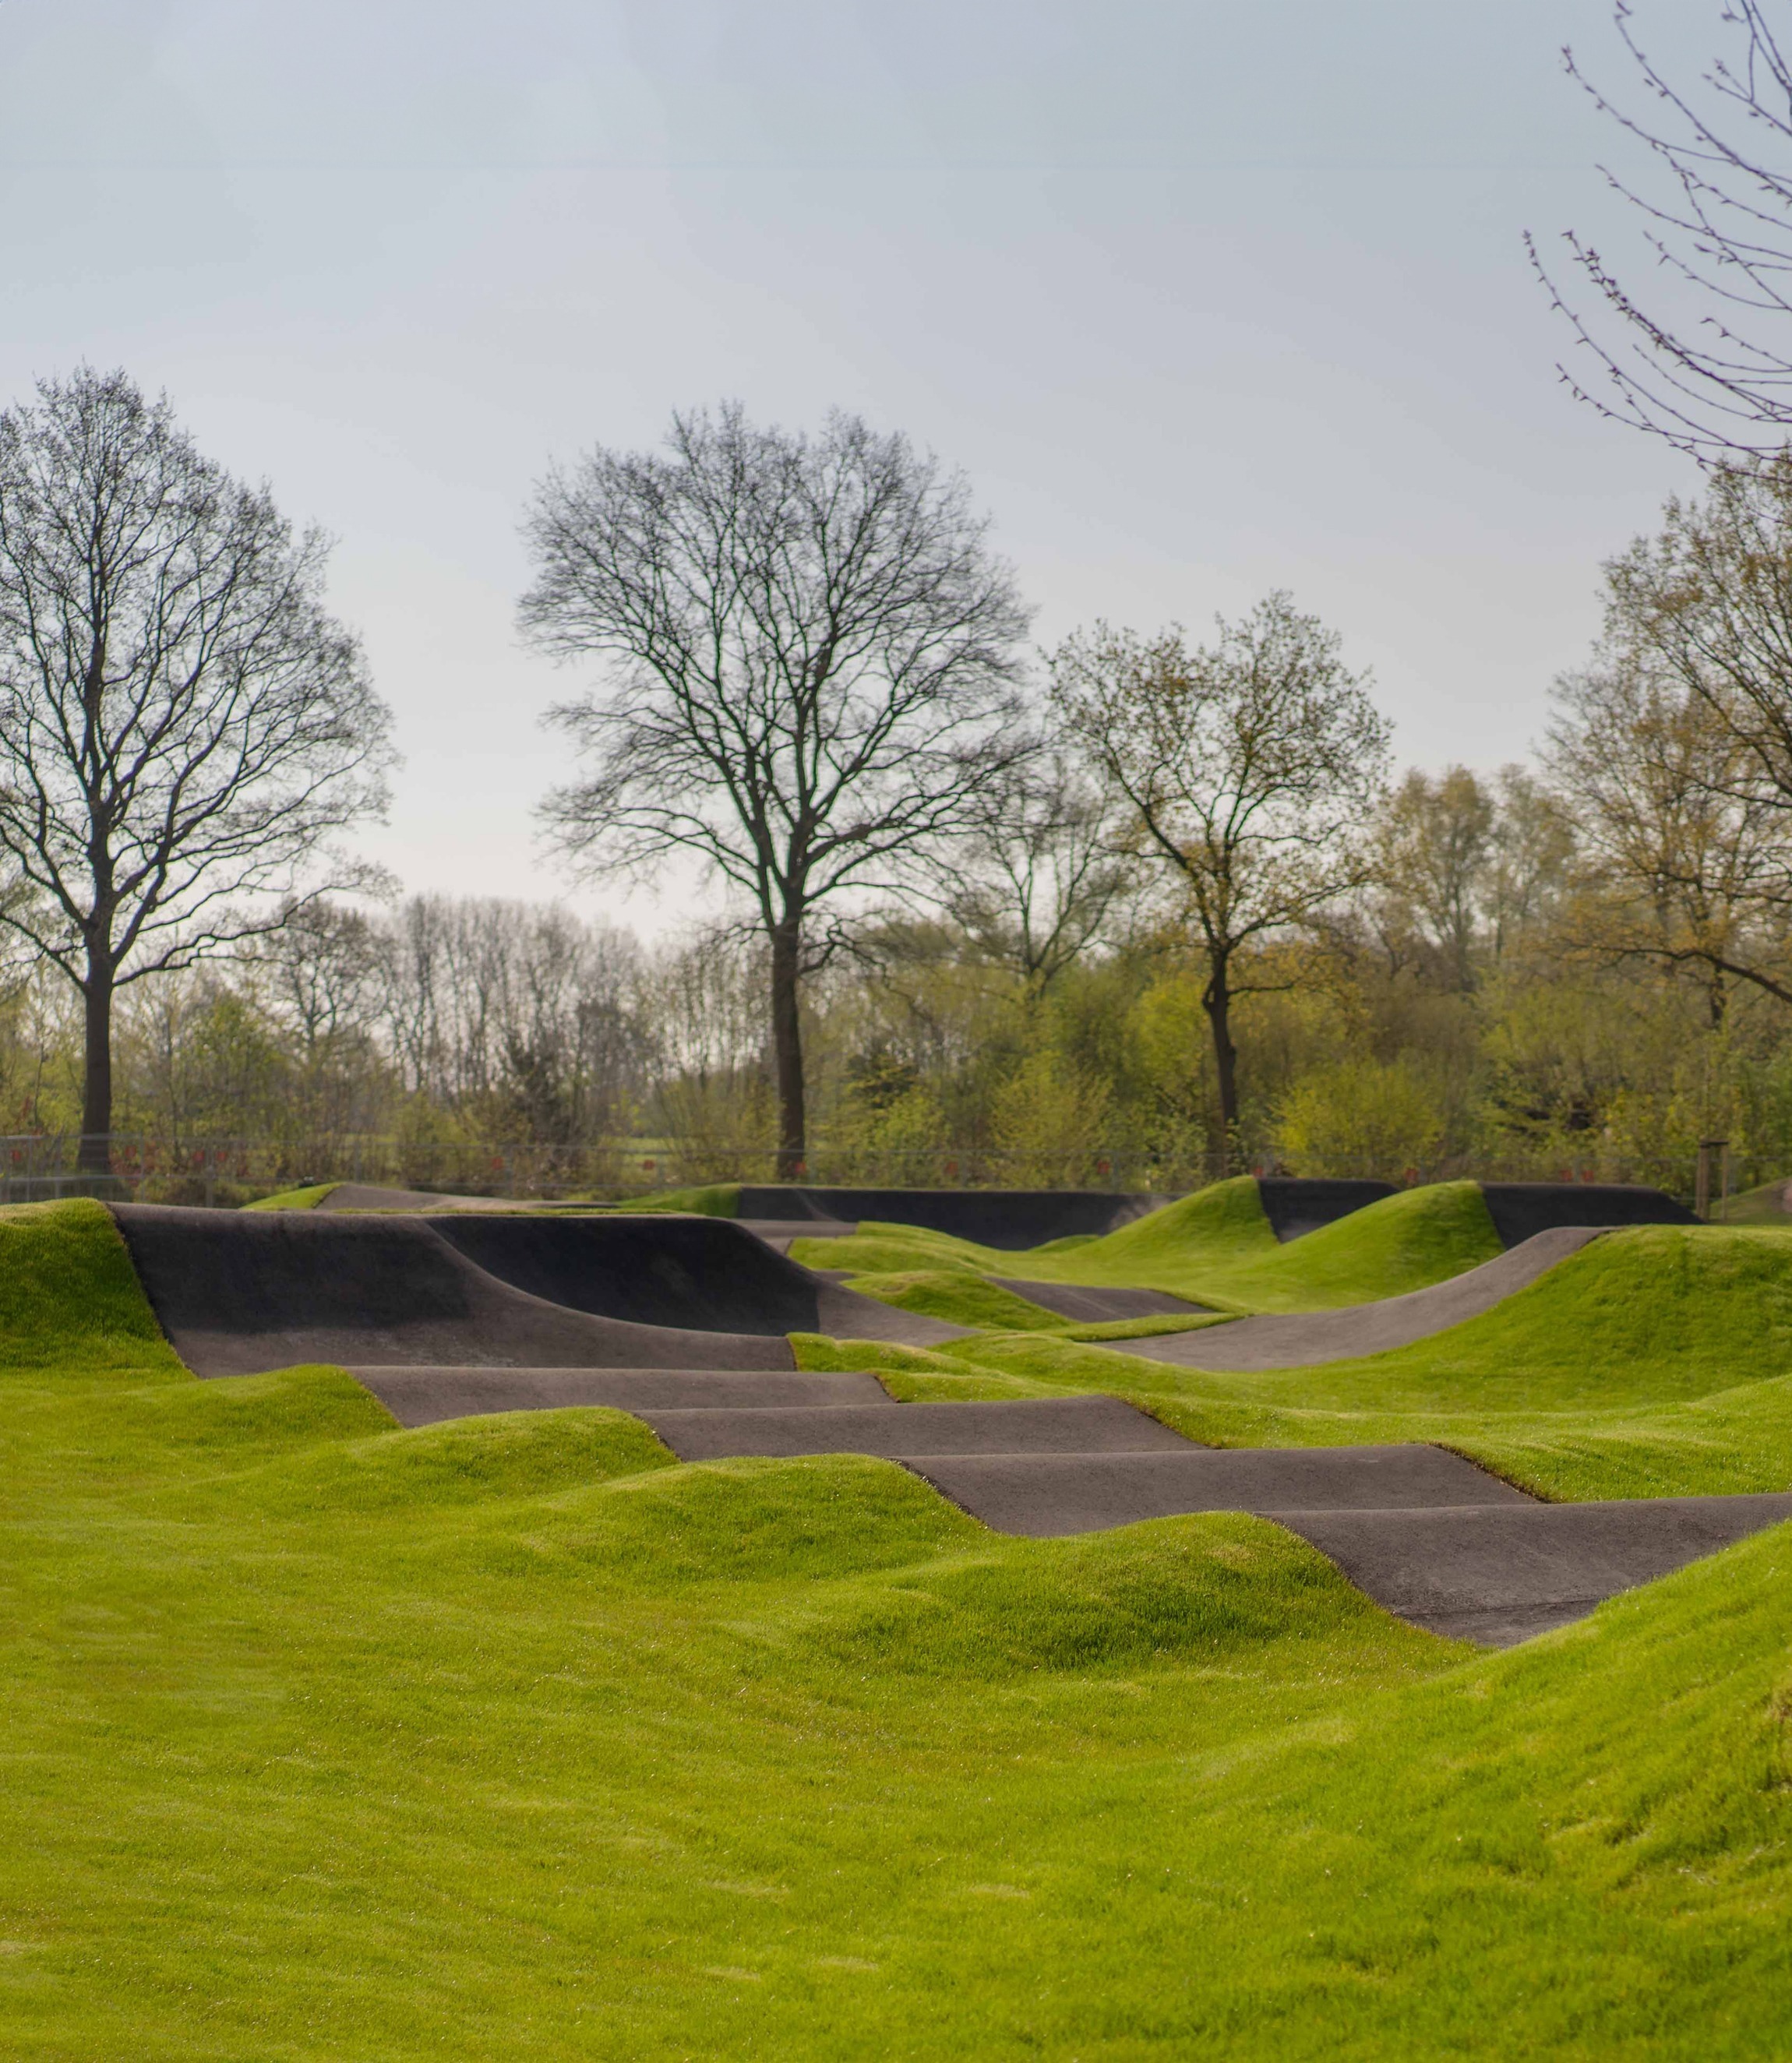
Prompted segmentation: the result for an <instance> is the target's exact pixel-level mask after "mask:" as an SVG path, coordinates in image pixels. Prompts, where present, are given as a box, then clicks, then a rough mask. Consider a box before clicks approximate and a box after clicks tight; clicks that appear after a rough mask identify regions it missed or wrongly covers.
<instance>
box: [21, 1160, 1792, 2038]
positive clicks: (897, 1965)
mask: <svg viewBox="0 0 1792 2063" xmlns="http://www.w3.org/2000/svg"><path fill="white" fill-rule="evenodd" d="M1313 1237H1318V1235H1314V1236H1313ZM946 1272H947V1273H952V1271H950V1270H948V1271H946ZM1789 1281H1792V1234H1776V1233H1763V1232H1745V1231H1726V1230H1723V1229H1717V1228H1713V1229H1697V1230H1693V1231H1683V1230H1679V1229H1662V1228H1653V1227H1650V1228H1641V1229H1637V1230H1634V1231H1629V1232H1624V1233H1616V1234H1613V1235H1611V1236H1610V1237H1608V1238H1607V1239H1605V1240H1602V1241H1599V1242H1598V1243H1597V1245H1595V1246H1594V1247H1593V1248H1592V1249H1589V1250H1588V1251H1587V1252H1586V1253H1584V1254H1582V1255H1581V1256H1579V1257H1576V1259H1575V1260H1573V1261H1570V1262H1569V1263H1566V1264H1564V1266H1563V1267H1562V1268H1561V1269H1557V1270H1555V1271H1553V1272H1552V1274H1551V1275H1549V1276H1548V1277H1544V1278H1543V1280H1542V1281H1540V1282H1539V1283H1538V1284H1536V1285H1534V1286H1533V1289H1531V1290H1527V1291H1525V1292H1524V1293H1521V1295H1520V1296H1519V1297H1514V1298H1512V1300H1510V1301H1509V1303H1508V1305H1504V1306H1502V1307H1501V1309H1500V1311H1498V1312H1496V1313H1490V1314H1488V1317H1487V1318H1486V1319H1484V1320H1477V1321H1472V1325H1469V1326H1464V1327H1461V1328H1459V1329H1457V1334H1456V1336H1446V1339H1447V1340H1453V1344H1452V1345H1450V1346H1449V1348H1448V1353H1446V1354H1445V1356H1444V1358H1443V1360H1442V1361H1440V1362H1439V1363H1438V1364H1437V1366H1436V1368H1434V1369H1432V1372H1431V1373H1427V1368H1426V1364H1425V1362H1424V1358H1423V1357H1422V1356H1421V1355H1420V1353H1419V1350H1417V1349H1405V1350H1403V1353H1402V1354H1401V1355H1399V1356H1386V1357H1377V1361H1378V1362H1379V1363H1380V1364H1383V1365H1381V1366H1379V1367H1374V1366H1371V1364H1369V1363H1356V1364H1350V1365H1344V1366H1343V1367H1342V1368H1340V1369H1334V1370H1326V1369H1316V1370H1310V1371H1306V1372H1305V1374H1304V1377H1303V1378H1301V1379H1299V1380H1295V1381H1288V1380H1287V1379H1284V1378H1283V1377H1242V1376H1221V1375H1214V1374H1207V1373H1202V1372H1201V1371H1199V1370H1190V1369H1170V1368H1167V1367H1165V1366H1163V1365H1158V1364H1153V1363H1150V1362H1148V1361H1144V1360H1142V1359H1140V1358H1139V1357H1136V1356H1133V1355H1130V1354H1127V1353H1125V1352H1124V1351H1123V1350H1121V1349H1115V1348H1108V1347H1102V1346H1101V1345H1096V1344H1093V1343H1091V1341H1089V1338H1088V1337H1087V1334H1088V1333H1089V1329H1086V1328H1084V1329H1065V1330H1061V1331H1058V1332H1055V1333H1054V1332H1046V1331H1045V1330H1043V1329H1032V1330H1026V1331H1021V1330H999V1331H991V1332H989V1333H986V1334H985V1335H984V1336H983V1337H979V1338H973V1339H970V1340H966V1341H954V1342H952V1344H951V1349H950V1352H949V1353H947V1352H940V1351H936V1352H932V1353H922V1352H920V1351H917V1350H912V1349H890V1348H886V1349H865V1348H864V1347H852V1346H850V1345H843V1344H842V1343H839V1342H824V1341H807V1342H805V1343H804V1344H803V1359H804V1360H805V1361H807V1362H809V1363H811V1365H813V1364H815V1363H816V1362H817V1361H825V1360H826V1359H827V1358H828V1357H829V1356H830V1355H832V1356H833V1357H836V1362H838V1360H839V1359H840V1357H844V1360H845V1361H847V1362H848V1364H850V1365H859V1366H864V1365H883V1366H885V1367H887V1368H888V1369H889V1371H890V1373H889V1375H888V1381H889V1382H890V1384H891V1386H892V1388H893V1389H898V1390H903V1391H905V1392H907V1393H911V1394H928V1395H935V1396H944V1395H955V1394H956V1395H963V1394H967V1393H973V1392H975V1391H976V1390H977V1389H979V1388H980V1387H981V1388H985V1389H991V1390H993V1391H994V1392H995V1393H1009V1394H1014V1393H1042V1392H1049V1391H1050V1390H1052V1389H1067V1388H1077V1387H1081V1388H1116V1389H1122V1390H1123V1391H1124V1390H1130V1389H1137V1390H1138V1393H1140V1394H1141V1395H1142V1396H1143V1397H1146V1398H1147V1401H1150V1405H1151V1406H1152V1408H1153V1409H1154V1410H1158V1411H1159V1412H1161V1413H1162V1415H1164V1416H1165V1417H1166V1418H1170V1419H1172V1420H1173V1422H1178V1423H1182V1422H1186V1423H1187V1424H1188V1426H1189V1427H1190V1430H1197V1431H1198V1432H1199V1433H1200V1434H1201V1436H1202V1437H1205V1438H1219V1439H1222V1440H1229V1441H1234V1442H1239V1441H1249V1440H1252V1439H1257V1440H1262V1439H1294V1440H1307V1441H1338V1440H1351V1439H1379V1438H1414V1437H1417V1438H1445V1439H1448V1442H1449V1443H1450V1444H1452V1445H1458V1446H1462V1447H1463V1448H1464V1450H1465V1451H1469V1452H1474V1453H1477V1454H1480V1456H1482V1458H1490V1459H1492V1462H1493V1465H1494V1466H1498V1467H1500V1468H1501V1469H1502V1470H1503V1471H1504V1473H1506V1474H1509V1475H1511V1476H1512V1477H1513V1478H1515V1479H1516V1480H1521V1481H1527V1482H1530V1483H1531V1484H1532V1486H1534V1487H1537V1488H1539V1489H1541V1490H1544V1491H1545V1492H1546V1493H1549V1494H1557V1495H1564V1494H1565V1495H1589V1494H1608V1495H1609V1494H1659V1493H1660V1492H1662V1491H1665V1490H1705V1489H1723V1490H1731V1489H1755V1488H1763V1487H1768V1486H1773V1487H1781V1486H1784V1485H1785V1484H1786V1482H1792V1372H1789V1371H1792V1304H1789V1299H1788V1292H1787V1285H1788V1283H1789ZM1004 1309H1005V1307H1004ZM1078 1331H1080V1332H1081V1333H1082V1334H1083V1337H1077V1336H1076V1333H1077V1332H1078ZM876 1355H881V1357H882V1359H881V1361H878V1360H875V1359H873V1358H872V1357H873V1356H876ZM1434 1358H1435V1357H1434ZM1726 1368H1727V1369H1728V1370H1729V1379H1728V1381H1727V1383H1726V1384H1724V1385H1722V1386H1717V1385H1719V1384H1720V1379H1721V1378H1722V1376H1723V1374H1724V1371H1725V1369H1726ZM0 1450H3V1451H4V1453H5V1454H6V1464H7V1465H6V1470H5V1471H4V1474H3V1476H0V1528H3V1529H4V1530H3V1540H4V1546H3V1549H0V1557H3V1558H0V1567H3V1569H4V1582H3V1584H0V1739H4V1741H5V1743H6V1771H7V1775H6V1783H5V1784H4V1785H0V1943H3V1944H4V1946H3V1948H0V2053H5V2054H6V2055H9V2056H12V2055H17V2056H19V2057H46V2058H53V2057H80V2058H81V2059H83V2063H127V2059H128V2063H163V2059H169V2063H172V2059H175V2058H179V2059H182V2063H187V2059H193V2058H198V2059H210V2058H216V2059H219V2063H222V2059H226V2058H235V2057H246V2056H253V2057H256V2058H261V2057H268V2058H274V2059H280V2058H291V2059H304V2063H310V2059H318V2063H324V2059H336V2058H348V2057H363V2056H379V2057H404V2058H406V2059H435V2058H441V2059H455V2063H460V2059H473V2058H481V2059H482V2058H485V2057H490V2056H493V2055H506V2056H508V2055H517V2056H528V2057H540V2058H543V2059H546V2063H558V2059H561V2058H565V2059H568V2063H571V2059H574V2058H580V2059H582V2058H585V2057H590V2056H593V2055H602V2056H606V2057H608V2056H615V2057H660V2056H668V2057H670V2056H686V2055H690V2056H698V2057H721V2056H727V2057H734V2056H738V2055H752V2054H764V2055H778V2056H800V2057H804V2058H810V2057H815V2058H819V2059H824V2063H834V2059H839V2063H848V2059H858V2058H861V2057H872V2056H876V2057H896V2058H898V2059H907V2058H913V2059H923V2058H926V2059H932V2058H934V2057H940V2056H976V2057H992V2058H995V2059H1009V2058H1013V2059H1016V2063H1019V2059H1021V2058H1029V2057H1039V2056H1041V2055H1045V2056H1053V2057H1087V2058H1090V2059H1097V2058H1100V2059H1106V2063H1129V2059H1134V2058H1143V2057H1149V2056H1158V2055H1174V2056H1181V2055H1184V2054H1194V2053H1201V2054H1213V2055H1215V2056H1220V2057H1226V2058H1237V2059H1247V2063H1248V2059H1257V2058H1262V2059H1265V2063H1271V2059H1273V2063H1284V2059H1289V2058H1293V2059H1296V2063H1300V2059H1307V2058H1315V2059H1317V2058H1320V2057H1323V2058H1326V2059H1331V2058H1339V2057H1342V2058H1345V2059H1362V2063H1371V2059H1373V2063H1383V2059H1387V2058H1394V2059H1400V2058H1412V2059H1419V2058H1426V2059H1428V2058H1431V2057H1437V2056H1459V2057H1488V2058H1490V2059H1492V2058H1498V2059H1502V2063H1503V2059H1504V2058H1506V2057H1512V2056H1518V2055H1549V2056H1552V2057H1554V2056H1561V2057H1570V2058H1573V2057H1583V2058H1588V2059H1592V2058H1600V2059H1603V2058H1605V2057H1613V2056H1632V2055H1633V2056H1637V2057H1645V2056H1646V2057H1650V2058H1665V2059H1681V2058H1685V2059H1687V2063H1693V2059H1697V2063H1704V2059H1706V2058H1709V2057H1726V2058H1727V2057H1737V2058H1743V2057H1750V2058H1752V2057H1762V2058H1768V2057H1778V2056H1781V2055H1783V2054H1784V2053H1786V2050H1787V2049H1788V2047H1792V1983H1789V1982H1788V1976H1789V1972H1788V1962H1789V1959H1792V1949H1789V1948H1788V1946H1787V1944H1788V1941H1789V1940H1792V1926H1789V1922H1792V1747H1789V1745H1788V1734H1787V1725H1788V1714H1789V1713H1792V1675H1789V1674H1788V1664H1787V1659H1786V1658H1787V1655H1788V1654H1789V1652H1792V1583H1789V1582H1787V1581H1786V1575H1787V1573H1788V1568H1789V1566H1792V1565H1789V1563H1788V1557H1789V1555H1792V1528H1782V1529H1780V1530H1778V1531H1776V1532H1774V1533H1770V1534H1764V1535H1762V1536H1761V1537H1759V1538H1756V1539H1754V1540H1752V1541H1750V1542H1746V1543H1744V1544H1743V1545H1742V1546H1738V1547H1737V1548H1735V1549H1733V1550H1730V1551H1729V1552H1728V1553H1726V1554H1722V1555H1720V1556H1717V1557H1715V1558H1712V1559H1710V1560H1709V1561H1707V1562H1702V1563H1700V1564H1698V1565H1696V1566H1693V1567H1692V1568H1689V1569H1687V1570H1683V1571H1682V1572H1681V1573H1680V1574H1678V1575H1676V1576H1674V1577H1672V1578H1669V1579H1667V1580H1666V1581H1665V1582H1659V1583H1656V1584H1652V1585H1649V1586H1647V1587H1646V1588H1645V1589H1643V1590H1639V1591H1637V1592H1635V1593H1633V1594H1632V1595H1629V1596H1628V1597H1625V1598H1621V1599H1617V1600H1614V1601H1613V1603H1610V1604H1608V1605H1606V1606H1605V1607H1601V1610H1600V1611H1598V1612H1597V1613H1596V1614H1595V1615H1593V1617H1592V1619H1589V1620H1587V1621H1585V1622H1584V1623H1581V1624H1580V1625H1578V1626H1576V1627H1571V1628H1569V1629H1567V1630H1565V1631H1563V1632H1561V1633H1559V1634H1556V1635H1549V1636H1547V1637H1546V1638H1544V1639H1540V1640H1537V1641H1535V1642H1532V1643H1528V1644H1527V1645H1526V1646H1524V1647H1521V1648H1518V1649H1516V1650H1513V1651H1511V1652H1509V1653H1507V1654H1504V1655H1491V1656H1490V1655H1481V1654H1478V1653H1476V1652H1475V1651H1471V1650H1468V1649H1466V1648H1464V1647H1460V1646H1458V1645H1456V1644H1453V1643H1447V1642H1444V1641H1441V1640H1438V1639H1434V1638H1432V1636H1430V1635H1426V1634H1423V1633H1420V1632H1418V1631H1415V1630H1413V1629H1411V1628H1410V1627H1405V1626H1403V1625H1401V1624H1400V1623H1398V1622H1396V1621H1395V1620H1393V1619H1390V1618H1388V1617H1387V1615H1384V1614H1383V1613H1382V1612H1381V1611H1379V1610H1377V1609H1376V1608H1375V1607H1374V1606H1372V1605H1371V1604H1370V1603H1368V1602H1367V1599H1364V1598H1363V1596H1362V1595H1360V1594H1359V1593H1358V1592H1356V1591H1355V1590H1353V1589H1351V1586H1349V1585H1348V1584H1347V1583H1346V1582H1344V1581H1343V1578H1341V1577H1340V1576H1339V1574H1337V1572H1336V1571H1335V1570H1334V1569H1333V1568H1332V1567H1331V1565H1330V1564H1329V1563H1327V1562H1326V1561H1324V1560H1323V1558H1322V1557H1320V1556H1319V1555H1318V1554H1315V1552H1313V1551H1312V1550H1310V1549H1309V1548H1307V1546H1304V1545H1303V1543H1302V1542H1299V1541H1297V1540H1295V1538H1292V1537H1291V1536H1290V1535H1289V1534H1285V1533H1283V1532H1282V1531H1281V1530H1279V1528H1277V1527H1275V1526H1272V1525H1270V1524H1268V1523H1267V1522H1262V1521H1258V1520H1254V1519H1250V1518H1242V1517H1236V1516H1230V1515H1223V1514H1222V1515H1217V1516H1203V1517H1198V1518H1182V1519H1168V1520H1159V1521H1154V1522H1150V1523H1148V1524H1145V1525H1140V1526H1130V1527H1126V1528H1123V1529H1120V1530H1116V1531H1114V1532H1111V1533H1108V1534H1093V1535H1089V1536H1085V1537H1084V1538H1077V1539H1070V1540H1058V1541H1033V1540H1018V1539H1012V1538H1003V1537H1001V1536H997V1535H994V1534H989V1533H988V1532H986V1531H985V1530H983V1529H982V1528H981V1526H978V1525H977V1524H976V1523H975V1522H973V1520H971V1519H969V1518H967V1517H966V1516H965V1515H964V1514H962V1513H960V1512H959V1511H957V1510H955V1509H954V1508H952V1506H949V1505H948V1504H947V1503H946V1502H944V1500H943V1499H942V1498H939V1497H937V1496H936V1495H935V1494H934V1493H933V1492H932V1490H930V1489H928V1486H926V1485H924V1483H922V1482H920V1481H919V1480H918V1479H916V1478H915V1477H913V1476H912V1475H910V1474H907V1473H906V1472H905V1471H904V1470H901V1469H900V1468H898V1467H896V1466H894V1465H892V1464H889V1463H886V1462H876V1461H871V1460H867V1459H864V1458H854V1457H851V1456H831V1457H827V1458H820V1459H815V1460H803V1461H736V1462H719V1463H709V1464H705V1465H702V1466H679V1465H678V1464H677V1463H675V1462H674V1460H673V1458H672V1457H671V1456H670V1454H667V1453H666V1450H664V1449H663V1448H662V1447H661V1446H659V1444H658V1442H657V1441H656V1440H655V1439H654V1437H653V1436H652V1434H650V1432H648V1430H646V1427H645V1426H642V1424H641V1423H640V1422H638V1421H637V1420H634V1419H632V1418H628V1417H626V1416H625V1415H624V1414H621V1413H618V1412H612V1411H604V1410H569V1411H558V1412H546V1413H539V1414H517V1415H515V1416H511V1417H499V1418H481V1419H476V1420H471V1421H465V1422H460V1423H457V1424H449V1425H445V1426H433V1427H428V1428H425V1429H422V1430H417V1431H413V1432H405V1431H401V1430H398V1429H397V1428H396V1427H395V1426H393V1423H392V1422H391V1420H390V1419H389V1418H388V1417H387V1415H386V1414H385V1411H384V1410H383V1409H382V1408H381V1406H380V1405H378V1404H377V1402H376V1401H374V1400H373V1399H372V1397H370V1396H369V1395H368V1393H367V1392H366V1391H364V1389H361V1388H360V1386H359V1385H357V1384H356V1383H354V1382H353V1381H352V1380H351V1379H350V1378H349V1377H348V1376H347V1375H345V1374H344V1373H342V1372H341V1371H340V1370H339V1369H324V1368H314V1369H289V1370H286V1371H283V1372H281V1373H277V1374H272V1375H265V1376H254V1377H241V1378H236V1379H233V1380H227V1381H211V1382H199V1381H195V1380H194V1379H193V1378H192V1377H190V1376H188V1375H187V1373H186V1372H185V1371H184V1370H183V1369H182V1368H181V1367H180V1365H179V1363H178V1361H176V1360H175V1357H174V1356H173V1355H172V1353H171V1352H170V1351H169V1350H168V1349H167V1346H166V1345H165V1343H164V1342H163V1341H162V1340H161V1338H160V1336H159V1333H158V1331H157V1329H156V1327H155V1321H154V1317H153V1315H152V1314H151V1312H150V1311H149V1309H148V1306H147V1303H146V1302H145V1301H144V1299H143V1296H142V1293H141V1291H140V1289H139V1288H138V1286H137V1285H136V1282H135V1277H134V1276H133V1275H132V1274H131V1270H130V1267H129V1264H128V1259H127V1256H126V1255H125V1253H124V1249H123V1244H122V1242H121V1241H119V1237H118V1235H117V1233H116V1231H115V1229H114V1227H113V1225H112V1223H111V1219H110V1217H109V1216H108V1215H107V1212H105V1211H104V1210H103V1208H102V1207H100V1206H99V1205H98V1204H94V1203H91V1202H87V1201H72V1202H68V1203H64V1204H52V1205H32V1206H25V1207H21V1208H14V1209H11V1210H6V1211H0Z"/></svg>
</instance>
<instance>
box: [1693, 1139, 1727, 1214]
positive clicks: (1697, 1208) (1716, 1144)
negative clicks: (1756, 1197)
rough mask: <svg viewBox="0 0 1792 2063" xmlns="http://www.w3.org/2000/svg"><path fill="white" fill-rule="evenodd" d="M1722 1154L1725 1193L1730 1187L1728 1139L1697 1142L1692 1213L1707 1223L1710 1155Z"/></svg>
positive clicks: (1709, 1195)
mask: <svg viewBox="0 0 1792 2063" xmlns="http://www.w3.org/2000/svg"><path fill="white" fill-rule="evenodd" d="M1714 1153H1715V1154H1719V1155H1721V1156H1722V1163H1721V1164H1722V1170H1723V1185H1724V1189H1725V1192H1726V1199H1727V1193H1728V1191H1729V1188H1730V1179H1729V1178H1730V1141H1729V1140H1727V1139H1701V1140H1700V1141H1699V1143H1698V1168H1697V1172H1696V1173H1695V1174H1694V1176H1693V1216H1695V1217H1697V1218H1699V1219H1701V1220H1702V1221H1704V1222H1705V1223H1707V1224H1709V1222H1710V1218H1711V1156H1712V1155H1713V1154H1714Z"/></svg>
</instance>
